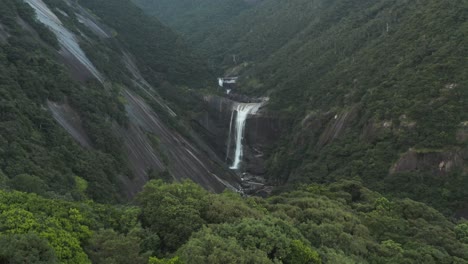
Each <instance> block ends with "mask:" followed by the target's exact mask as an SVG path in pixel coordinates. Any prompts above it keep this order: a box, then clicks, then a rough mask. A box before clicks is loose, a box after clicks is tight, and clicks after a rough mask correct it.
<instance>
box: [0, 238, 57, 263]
mask: <svg viewBox="0 0 468 264" xmlns="http://www.w3.org/2000/svg"><path fill="white" fill-rule="evenodd" d="M0 263H9V264H23V263H31V264H49V263H50V264H53V263H58V261H57V258H56V256H55V253H54V250H53V249H52V248H51V247H50V245H49V244H48V243H47V240H45V239H43V238H40V237H38V236H37V235H36V234H33V233H27V234H14V235H0Z"/></svg>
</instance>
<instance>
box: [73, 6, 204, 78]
mask: <svg viewBox="0 0 468 264" xmlns="http://www.w3.org/2000/svg"><path fill="white" fill-rule="evenodd" d="M78 3H80V4H82V5H83V6H85V7H87V8H89V9H90V10H91V11H93V12H94V13H95V14H96V15H98V16H99V17H100V18H101V19H102V20H103V22H105V23H106V24H107V25H108V26H110V27H113V28H115V29H116V30H117V32H118V35H117V36H116V37H117V38H118V39H119V40H120V41H122V42H123V43H124V44H125V46H126V48H127V49H128V50H129V51H131V52H132V53H133V54H134V55H135V56H137V57H138V59H139V63H141V64H142V65H144V66H145V67H141V68H142V69H144V71H143V72H142V73H143V75H144V76H145V77H146V78H147V79H148V80H149V81H151V82H153V83H158V84H162V83H163V81H170V82H172V83H176V84H191V85H201V84H203V83H205V82H206V81H207V80H208V79H209V78H211V74H210V72H209V71H208V70H207V67H206V65H205V64H204V62H203V61H202V60H201V59H200V58H199V57H197V56H195V55H194V54H192V53H191V51H190V50H189V48H188V47H187V46H186V45H185V44H184V43H183V40H182V39H181V38H180V37H178V36H177V35H176V34H174V33H173V32H172V31H171V30H170V29H169V28H167V27H165V26H163V25H162V24H161V23H160V22H159V21H157V20H156V19H154V18H151V17H149V16H147V15H145V14H144V13H143V11H142V10H140V9H139V8H137V7H136V6H135V5H133V4H132V3H131V2H130V1H129V0H118V1H104V0H97V1H96V0H92V1H91V0H79V1H78ZM122 21H126V23H122Z"/></svg>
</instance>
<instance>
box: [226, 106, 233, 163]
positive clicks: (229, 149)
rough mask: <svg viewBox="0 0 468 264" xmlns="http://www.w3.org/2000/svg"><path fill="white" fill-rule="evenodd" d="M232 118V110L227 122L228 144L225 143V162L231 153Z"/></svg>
mask: <svg viewBox="0 0 468 264" xmlns="http://www.w3.org/2000/svg"><path fill="white" fill-rule="evenodd" d="M233 118H234V110H232V112H231V120H230V121H229V135H228V142H227V150H226V161H227V160H228V158H229V152H230V151H231V131H232V119H233Z"/></svg>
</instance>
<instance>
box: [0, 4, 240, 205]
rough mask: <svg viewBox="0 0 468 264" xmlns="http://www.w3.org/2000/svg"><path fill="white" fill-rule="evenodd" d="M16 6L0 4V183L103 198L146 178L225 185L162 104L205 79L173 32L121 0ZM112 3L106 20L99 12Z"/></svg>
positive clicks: (132, 190) (127, 192) (226, 175)
mask: <svg viewBox="0 0 468 264" xmlns="http://www.w3.org/2000/svg"><path fill="white" fill-rule="evenodd" d="M25 2H26V3H25ZM25 2H23V1H16V0H11V1H2V3H1V4H2V15H1V29H2V31H1V35H2V38H1V42H0V45H1V48H0V53H1V56H0V60H1V67H2V74H1V78H2V109H3V110H2V126H1V127H2V130H3V131H2V133H1V135H0V139H1V142H2V147H1V152H0V153H1V167H0V168H1V171H2V173H1V176H2V181H1V182H2V185H5V187H8V188H11V189H17V190H22V191H28V192H35V193H38V194H41V195H44V196H47V197H56V196H57V197H63V198H65V199H77V200H80V199H86V198H88V197H89V198H92V199H94V200H96V201H101V202H117V201H122V200H125V199H128V198H129V197H132V196H133V195H135V194H136V192H138V191H139V189H140V188H141V187H142V186H143V185H144V183H145V182H146V181H148V179H149V177H156V178H161V177H163V178H166V179H175V180H178V179H183V178H192V179H193V180H194V181H196V182H198V183H199V184H201V185H203V186H205V187H206V188H207V189H209V190H212V191H222V190H223V189H224V188H226V187H229V188H235V187H233V185H234V186H236V184H237V182H238V179H237V177H236V176H234V175H233V174H231V173H230V172H228V171H227V170H226V169H224V167H223V164H222V162H221V161H218V160H216V159H214V158H211V157H210V155H211V154H210V152H209V149H207V148H206V147H205V146H203V144H201V143H200V144H194V143H192V142H193V141H195V138H196V135H195V134H193V133H191V132H190V130H187V129H186V126H185V125H184V115H185V112H184V111H183V110H181V108H180V107H178V104H177V103H174V102H170V103H167V102H166V101H165V100H164V98H163V97H170V99H171V98H172V97H171V96H173V95H174V94H183V93H188V92H189V90H188V89H187V88H184V86H183V85H187V84H190V83H192V84H195V83H196V84H197V85H196V86H195V87H203V80H205V79H207V78H208V77H206V76H210V72H209V71H208V70H207V69H206V68H204V67H203V65H202V63H199V61H197V60H198V59H197V57H196V56H195V55H193V53H191V52H190V50H189V49H188V48H187V47H186V46H184V44H183V43H181V42H180V41H179V40H178V39H179V38H178V37H177V36H176V35H175V34H174V33H172V32H171V30H169V29H167V28H165V27H164V26H162V25H161V24H160V23H159V22H157V21H156V20H154V19H151V18H148V17H146V16H144V15H143V14H142V13H141V11H138V10H139V9H137V8H136V7H135V6H133V5H132V4H131V3H130V2H129V1H125V0H122V1H114V2H112V3H110V4H109V6H107V5H99V3H97V2H93V3H84V2H68V1H61V0H46V1H44V2H43V1H35V0H34V1H32V0H31V1H30V0H28V1H25ZM80 4H90V6H89V8H92V11H93V12H94V13H95V14H97V13H102V15H103V18H100V17H98V16H96V15H95V14H92V13H91V12H90V10H88V9H86V8H84V7H83V6H81V5H80ZM93 4H94V6H93ZM31 7H32V8H31ZM85 7H86V6H85ZM112 8H113V10H114V9H115V10H114V11H113V12H114V16H113V17H109V15H108V14H107V15H106V13H105V12H103V10H109V9H112ZM119 10H126V11H127V12H130V11H131V10H133V11H134V12H136V14H138V16H136V17H135V18H133V19H131V18H130V17H128V16H127V15H128V14H135V13H126V12H120V13H119V12H118V11H119ZM138 12H140V13H138ZM119 19H120V20H122V19H127V20H128V22H129V23H130V22H131V23H133V24H132V26H133V27H135V28H140V31H134V32H133V31H131V30H129V28H128V27H127V26H128V25H127V24H125V25H123V24H119V23H116V20H119ZM139 25H140V26H139ZM156 33H157V35H158V36H159V37H160V38H161V40H160V41H159V40H157V41H155V39H152V38H151V36H154V35H155V34H156ZM132 34H133V35H132ZM137 42H141V43H143V44H140V45H137ZM174 42H176V43H174ZM177 43H179V44H177ZM127 47H128V49H127ZM131 51H134V52H135V54H132V53H131ZM148 54H151V56H157V57H158V60H155V59H154V58H155V57H151V56H150V55H148ZM140 69H144V70H141V71H140ZM146 78H147V79H146ZM147 80H148V81H147ZM155 87H157V88H155ZM160 87H161V89H158V88H160ZM158 91H159V92H161V93H158ZM178 100H179V101H183V102H185V103H187V105H186V107H191V106H192V107H196V104H197V99H196V98H195V97H186V98H181V99H178ZM168 104H170V106H169V105H168ZM190 104H191V105H190ZM173 109H174V110H173ZM176 112H177V113H176ZM67 133H68V134H69V135H67ZM182 134H183V135H182ZM72 138H73V139H75V140H76V143H79V144H76V143H75V142H74V141H73V140H72ZM80 145H81V146H80Z"/></svg>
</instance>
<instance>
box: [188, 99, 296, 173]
mask: <svg viewBox="0 0 468 264" xmlns="http://www.w3.org/2000/svg"><path fill="white" fill-rule="evenodd" d="M205 102H206V112H205V113H203V114H202V115H200V116H199V117H198V118H197V119H196V120H195V121H194V124H193V126H194V127H195V128H196V130H197V131H198V132H199V133H200V134H202V135H203V138H204V139H205V141H206V142H208V143H209V144H210V146H211V147H212V148H213V149H214V150H215V152H216V154H217V155H218V156H219V157H220V158H222V159H224V160H225V161H226V162H227V163H228V164H230V163H231V162H232V159H233V153H234V150H235V145H234V143H235V141H234V140H233V139H234V137H235V135H234V126H235V124H234V120H235V118H236V113H235V112H234V113H233V109H234V106H235V104H236V102H235V101H232V100H230V99H228V98H224V97H219V96H206V97H205ZM243 102H256V100H254V99H249V100H243ZM231 124H232V125H231ZM289 125H290V123H289V121H288V120H285V119H281V118H278V117H275V116H271V115H269V114H268V113H267V112H266V111H262V110H260V111H259V112H258V113H257V114H256V115H251V116H249V117H248V119H247V121H246V128H245V134H244V157H243V160H244V163H243V165H242V167H243V170H244V171H247V172H249V173H251V174H254V175H263V174H265V172H266V170H265V164H264V163H265V159H264V158H265V157H264V153H265V151H266V150H267V149H268V148H270V147H271V146H272V145H274V144H275V142H276V141H277V140H278V139H279V137H280V136H281V133H282V132H283V131H284V130H285V129H286V128H288V126H289ZM230 129H231V135H230V136H231V138H232V140H231V141H230V142H231V144H229V146H228V142H229V140H228V138H229V131H230Z"/></svg>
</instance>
